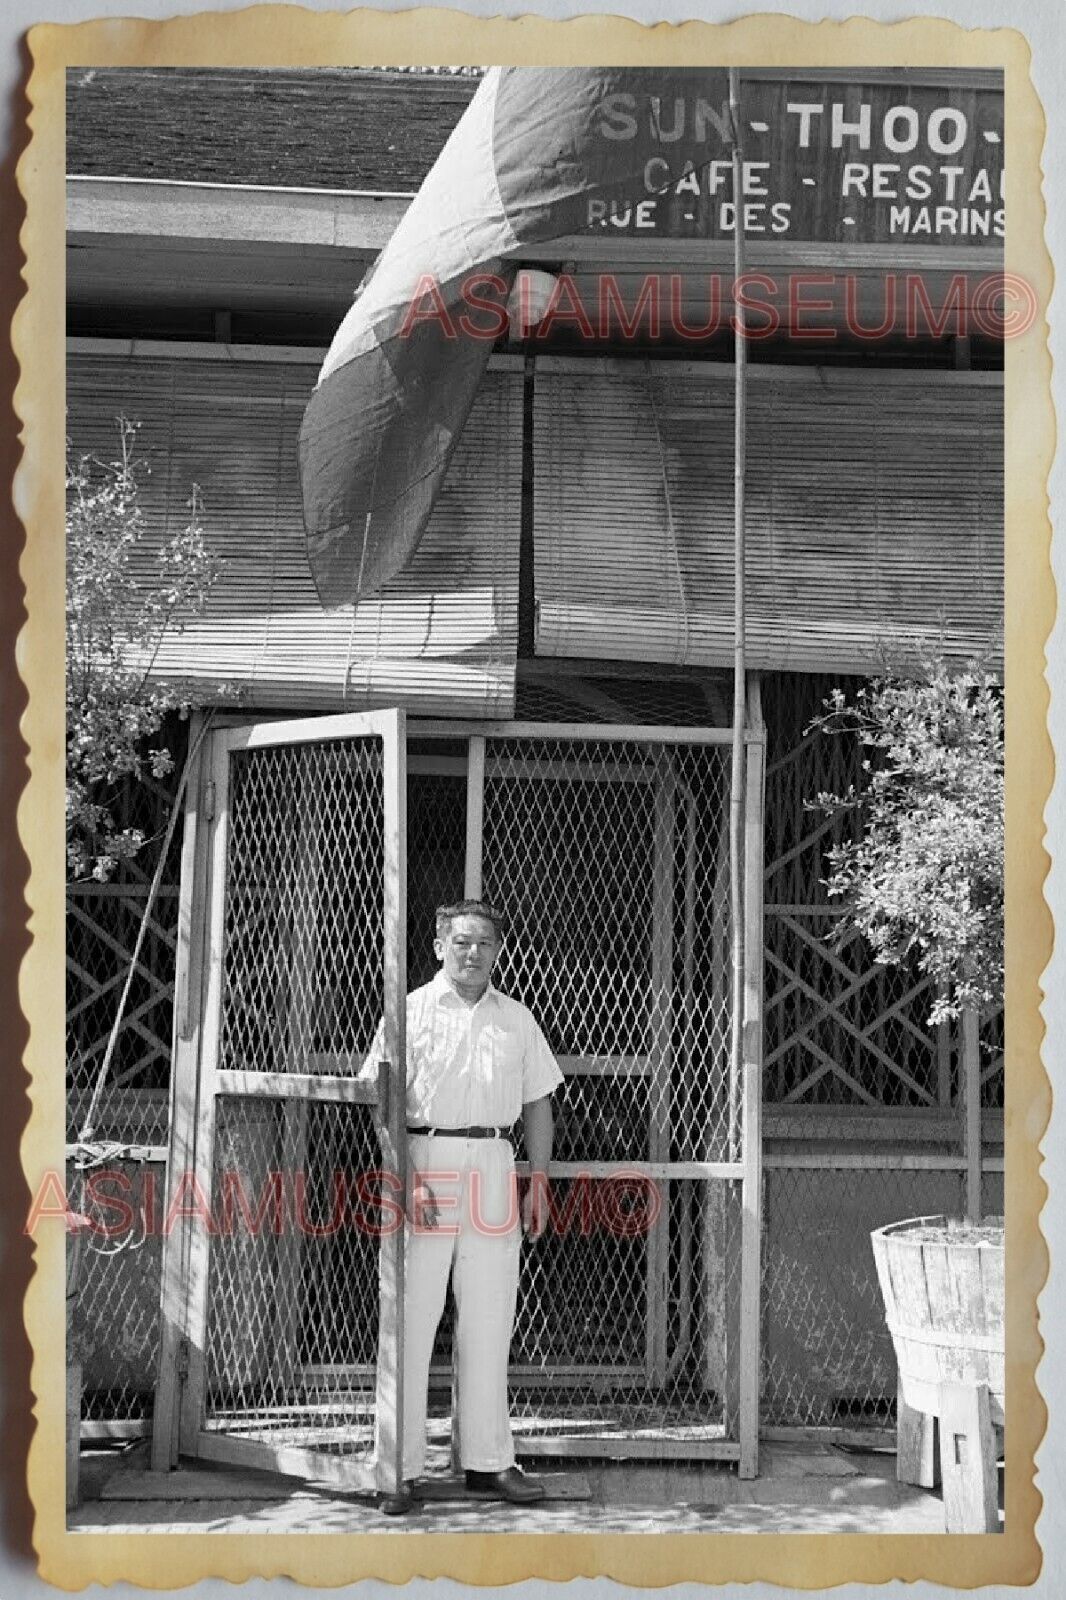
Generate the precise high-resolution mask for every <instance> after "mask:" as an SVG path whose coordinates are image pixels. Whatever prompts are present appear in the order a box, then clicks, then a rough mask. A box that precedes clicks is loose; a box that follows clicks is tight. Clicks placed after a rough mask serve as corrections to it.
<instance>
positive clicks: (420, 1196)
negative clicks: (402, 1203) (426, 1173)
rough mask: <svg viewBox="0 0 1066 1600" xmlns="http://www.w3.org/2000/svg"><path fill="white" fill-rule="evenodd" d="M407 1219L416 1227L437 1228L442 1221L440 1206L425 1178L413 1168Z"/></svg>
mask: <svg viewBox="0 0 1066 1600" xmlns="http://www.w3.org/2000/svg"><path fill="white" fill-rule="evenodd" d="M407 1220H408V1222H410V1224H411V1226H412V1227H414V1228H435V1227H436V1226H437V1225H438V1223H439V1222H440V1207H439V1206H438V1204H437V1198H436V1196H435V1194H434V1193H433V1190H432V1189H431V1188H430V1187H429V1184H428V1183H427V1182H426V1180H425V1178H423V1177H422V1175H421V1174H420V1173H418V1172H415V1171H414V1170H413V1169H412V1171H411V1179H410V1188H409V1189H408V1200H407Z"/></svg>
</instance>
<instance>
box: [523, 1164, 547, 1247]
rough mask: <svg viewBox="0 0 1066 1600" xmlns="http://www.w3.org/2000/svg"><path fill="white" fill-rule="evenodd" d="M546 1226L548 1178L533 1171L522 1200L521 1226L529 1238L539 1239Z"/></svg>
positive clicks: (541, 1173)
mask: <svg viewBox="0 0 1066 1600" xmlns="http://www.w3.org/2000/svg"><path fill="white" fill-rule="evenodd" d="M547 1226H548V1180H547V1178H546V1177H545V1175H544V1173H543V1172H535V1173H534V1174H533V1176H532V1178H531V1179H530V1182H529V1188H528V1189H527V1190H526V1193H525V1198H524V1200H523V1201H522V1228H523V1230H524V1232H525V1233H526V1235H527V1236H528V1237H529V1238H530V1239H539V1238H540V1236H541V1234H542V1233H543V1232H544V1230H545V1228H546V1227H547Z"/></svg>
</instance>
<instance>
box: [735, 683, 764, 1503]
mask: <svg viewBox="0 0 1066 1600" xmlns="http://www.w3.org/2000/svg"><path fill="white" fill-rule="evenodd" d="M751 692H752V704H751V716H750V724H751V727H752V729H753V731H754V732H758V733H759V734H760V735H761V734H762V728H763V723H762V705H761V699H760V693H759V681H758V678H757V677H755V678H753V680H752V686H751ZM765 757H766V746H765V743H764V740H763V738H762V737H760V738H758V739H756V740H754V741H753V742H752V743H750V744H749V745H748V751H747V769H748V770H747V782H746V785H745V794H746V806H745V827H744V864H745V883H744V922H745V932H746V938H745V946H744V999H743V1007H744V1011H743V1016H744V1032H743V1042H744V1076H743V1120H742V1127H743V1132H744V1152H743V1159H744V1179H743V1208H744V1210H743V1222H742V1225H741V1257H740V1386H739V1387H740V1395H739V1398H740V1464H739V1471H740V1476H741V1477H742V1478H754V1477H755V1476H756V1474H757V1473H758V1470H759V1398H760V1387H761V1384H760V1380H761V1369H762V1338H761V1289H762V1285H761V1276H762V1184H763V1177H762V1057H763V848H764V845H763V806H764V792H765Z"/></svg>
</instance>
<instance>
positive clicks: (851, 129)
mask: <svg viewBox="0 0 1066 1600" xmlns="http://www.w3.org/2000/svg"><path fill="white" fill-rule="evenodd" d="M871 76H873V75H871ZM989 76H990V77H991V75H989ZM877 78H878V81H874V82H868V83H864V82H849V81H844V80H842V79H839V78H837V79H834V78H833V77H832V76H831V75H830V76H827V78H826V79H825V80H823V81H816V80H814V79H812V78H810V77H798V76H797V77H795V78H791V77H788V78H785V77H767V78H760V77H758V76H757V75H753V76H751V77H749V76H747V75H745V77H744V80H743V83H742V88H741V112H742V128H741V139H742V146H743V152H744V166H743V179H742V188H743V193H742V194H741V197H740V201H741V205H742V207H743V222H744V230H745V234H746V235H747V236H748V237H753V238H758V237H766V238H768V239H773V238H777V239H780V240H782V241H783V242H789V241H791V242H801V241H814V242H818V243H820V244H826V243H835V242H839V243H842V244H882V243H884V244H889V243H892V242H896V241H900V240H905V241H907V243H908V244H918V245H920V244H923V243H924V244H931V245H954V246H967V247H974V248H980V247H982V246H984V247H986V248H987V247H989V246H992V247H993V248H996V249H998V248H1000V247H1001V246H1002V240H1003V233H1004V209H1003V181H1004V179H1003V91H1002V86H1001V85H1000V86H999V87H997V86H996V85H995V82H994V80H993V81H991V82H985V81H980V82H974V83H971V84H969V85H967V86H962V85H959V84H958V83H955V84H952V85H951V86H950V87H945V86H944V85H943V84H936V83H929V82H915V81H913V79H911V78H908V77H907V75H906V74H904V73H902V72H901V74H900V76H899V79H898V80H895V79H893V80H891V81H885V80H884V77H883V75H881V74H878V75H877ZM713 81H714V79H713V78H712V82H713ZM648 116H650V117H651V118H653V119H654V135H655V138H656V139H657V141H658V142H659V143H660V144H661V145H662V150H663V154H662V156H658V155H654V154H653V155H652V156H650V157H649V159H648V161H647V162H646V163H645V168H644V186H645V188H646V190H647V193H646V195H645V196H644V197H643V198H641V199H638V200H635V201H633V202H632V203H624V204H623V203H615V204H612V203H610V202H607V201H604V200H600V199H591V200H590V201H589V202H588V231H589V232H592V233H594V234H595V233H599V234H601V235H612V234H617V235H624V236H631V237H643V238H646V239H648V238H654V237H656V236H659V237H662V238H670V239H678V238H680V239H684V238H694V239H695V238H707V239H717V238H728V237H730V236H731V235H732V231H733V227H734V220H735V215H736V204H735V198H734V195H733V192H732V190H733V182H732V172H731V162H730V150H729V143H728V129H729V120H728V103H727V101H721V102H720V101H719V99H718V98H717V96H716V95H715V94H713V93H710V92H709V93H707V94H700V93H697V92H695V91H694V92H693V93H692V94H691V95H687V96H685V97H675V98H672V99H670V100H669V102H655V101H654V100H652V102H651V103H650V104H647V103H646V104H644V105H638V104H637V103H636V99H635V97H629V96H625V95H616V96H613V97H612V104H610V105H605V107H604V108H603V128H604V134H605V136H606V137H610V138H614V139H618V140H619V141H625V140H626V139H630V138H637V137H638V136H640V137H645V136H646V130H645V129H643V128H641V127H640V120H641V119H642V118H644V117H648ZM693 133H695V135H696V137H697V139H700V140H703V139H705V140H706V148H707V152H708V161H707V164H706V165H704V166H702V167H700V169H699V170H692V171H690V172H688V173H687V175H686V176H684V177H682V178H681V179H680V180H679V181H675V182H672V183H670V184H669V186H668V187H665V188H664V181H665V180H666V178H667V176H668V172H669V169H668V167H667V158H668V155H669V150H670V146H671V144H673V143H676V142H677V141H678V140H679V139H681V138H683V137H684V138H691V137H692V135H693Z"/></svg>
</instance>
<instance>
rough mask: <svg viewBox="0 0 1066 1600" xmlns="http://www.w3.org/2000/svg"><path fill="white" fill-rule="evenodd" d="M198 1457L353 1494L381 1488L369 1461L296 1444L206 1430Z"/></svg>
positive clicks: (198, 1441)
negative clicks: (264, 1441) (323, 1484)
mask: <svg viewBox="0 0 1066 1600" xmlns="http://www.w3.org/2000/svg"><path fill="white" fill-rule="evenodd" d="M195 1454H196V1455H197V1456H199V1457H200V1459H201V1460H203V1461H219V1462H222V1463H223V1464H224V1465H227V1466H234V1467H258V1468H261V1469H262V1470H263V1471H264V1472H280V1473H281V1474H282V1475H283V1476H284V1477H291V1478H305V1479H307V1480H308V1481H309V1482H311V1483H326V1484H329V1485H331V1486H332V1487H333V1488H335V1489H347V1490H349V1491H350V1492H353V1493H357V1492H361V1493H364V1494H372V1493H373V1492H374V1490H375V1488H376V1487H377V1485H376V1483H375V1479H374V1471H373V1468H372V1467H371V1466H370V1465H369V1464H368V1463H367V1462H366V1461H362V1460H353V1459H352V1458H351V1457H350V1456H335V1455H329V1454H327V1453H326V1452H325V1451H322V1450H299V1449H297V1448H295V1446H292V1445H273V1444H263V1443H261V1442H260V1441H258V1440H256V1439H241V1438H231V1437H229V1436H228V1435H226V1434H224V1433H209V1432H206V1431H205V1432H202V1433H200V1434H199V1436H198V1437H197V1439H196V1441H195Z"/></svg>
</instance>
